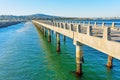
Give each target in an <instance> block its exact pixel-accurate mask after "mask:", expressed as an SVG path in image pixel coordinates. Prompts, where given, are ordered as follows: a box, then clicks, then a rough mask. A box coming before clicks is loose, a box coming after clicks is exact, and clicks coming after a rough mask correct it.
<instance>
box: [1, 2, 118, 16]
mask: <svg viewBox="0 0 120 80" xmlns="http://www.w3.org/2000/svg"><path fill="white" fill-rule="evenodd" d="M36 13H43V14H50V15H57V16H67V17H117V16H119V17H120V0H0V15H8V14H9V15H28V14H36Z"/></svg>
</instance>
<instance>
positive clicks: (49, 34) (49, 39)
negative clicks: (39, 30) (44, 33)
mask: <svg viewBox="0 0 120 80" xmlns="http://www.w3.org/2000/svg"><path fill="white" fill-rule="evenodd" d="M48 42H51V33H50V29H48Z"/></svg>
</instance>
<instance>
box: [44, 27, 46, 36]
mask: <svg viewBox="0 0 120 80" xmlns="http://www.w3.org/2000/svg"><path fill="white" fill-rule="evenodd" d="M44 36H45V37H46V28H44Z"/></svg>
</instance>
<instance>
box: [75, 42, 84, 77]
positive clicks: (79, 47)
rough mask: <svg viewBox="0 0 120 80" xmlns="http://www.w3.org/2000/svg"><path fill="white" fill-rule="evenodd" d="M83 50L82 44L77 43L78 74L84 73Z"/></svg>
mask: <svg viewBox="0 0 120 80" xmlns="http://www.w3.org/2000/svg"><path fill="white" fill-rule="evenodd" d="M82 63H83V52H82V44H81V43H78V42H77V43H76V74H78V75H82V73H83V72H82Z"/></svg>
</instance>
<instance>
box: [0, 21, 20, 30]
mask: <svg viewBox="0 0 120 80" xmlns="http://www.w3.org/2000/svg"><path fill="white" fill-rule="evenodd" d="M20 22H21V21H4V22H0V28H3V27H8V26H11V25H15V24H18V23H20Z"/></svg>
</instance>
